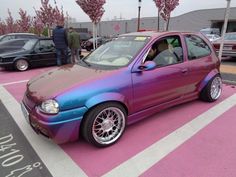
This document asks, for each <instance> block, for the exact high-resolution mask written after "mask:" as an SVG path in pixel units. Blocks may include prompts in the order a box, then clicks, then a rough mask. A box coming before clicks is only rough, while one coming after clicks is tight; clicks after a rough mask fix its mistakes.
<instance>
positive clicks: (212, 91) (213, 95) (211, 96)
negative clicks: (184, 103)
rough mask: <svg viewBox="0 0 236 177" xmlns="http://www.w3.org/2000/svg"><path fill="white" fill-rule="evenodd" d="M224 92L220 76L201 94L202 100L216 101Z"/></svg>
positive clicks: (212, 80)
mask: <svg viewBox="0 0 236 177" xmlns="http://www.w3.org/2000/svg"><path fill="white" fill-rule="evenodd" d="M221 92H222V79H221V77H220V75H219V74H218V75H216V76H215V77H213V78H212V79H211V80H210V81H209V82H208V83H207V85H206V86H205V87H204V89H203V90H202V92H201V95H200V98H201V99H202V100H204V101H208V102H213V101H216V100H217V99H218V98H219V97H220V95H221Z"/></svg>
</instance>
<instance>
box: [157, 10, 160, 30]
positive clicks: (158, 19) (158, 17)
mask: <svg viewBox="0 0 236 177" xmlns="http://www.w3.org/2000/svg"><path fill="white" fill-rule="evenodd" d="M157 31H160V13H159V9H158V16H157Z"/></svg>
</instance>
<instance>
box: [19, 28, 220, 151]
mask: <svg viewBox="0 0 236 177" xmlns="http://www.w3.org/2000/svg"><path fill="white" fill-rule="evenodd" d="M219 67H220V60H219V59H218V57H217V56H216V54H215V52H214V49H213V48H212V45H211V44H210V42H209V41H208V40H207V39H206V38H205V37H204V36H202V35H201V34H199V33H188V32H152V31H148V32H137V33H130V34H124V35H120V36H119V37H118V39H116V40H113V41H111V42H108V43H106V44H104V45H102V46H100V47H99V48H98V49H96V50H95V51H93V52H92V53H90V54H89V55H88V56H86V57H84V58H83V59H82V60H80V61H79V62H78V63H77V64H74V65H72V64H69V65H64V66H61V67H58V68H56V69H54V70H51V71H48V72H46V73H44V74H42V75H39V76H37V77H34V78H32V79H31V80H30V81H29V82H28V83H27V88H26V92H25V95H24V98H23V101H22V104H21V105H22V111H23V113H24V115H25V117H26V119H27V121H28V122H29V124H30V125H31V127H32V128H33V129H34V130H35V131H36V132H37V133H39V134H42V135H44V136H46V137H49V138H51V139H53V140H54V141H55V142H56V143H66V142H72V141H75V140H78V138H79V136H82V137H83V138H84V139H85V140H86V141H88V142H89V143H91V144H93V145H95V146H98V147H106V146H109V145H111V144H113V143H115V142H117V140H119V139H120V138H121V136H122V134H123V133H124V130H125V128H126V126H127V125H128V124H131V123H134V122H136V121H139V120H140V119H143V118H146V117H148V116H150V115H153V114H155V113H156V112H158V111H161V110H163V109H166V108H168V107H171V106H174V105H177V104H181V103H184V102H188V101H191V100H194V99H198V98H200V99H202V100H204V101H208V102H213V101H216V100H217V99H218V98H219V97H220V95H221V92H222V79H221V76H220V71H219Z"/></svg>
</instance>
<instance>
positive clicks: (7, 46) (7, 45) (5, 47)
mask: <svg viewBox="0 0 236 177" xmlns="http://www.w3.org/2000/svg"><path fill="white" fill-rule="evenodd" d="M28 41H29V39H14V40H9V41H5V42H0V54H1V53H5V52H13V51H15V50H19V49H21V48H22V47H23V46H24V45H25V44H26V42H28Z"/></svg>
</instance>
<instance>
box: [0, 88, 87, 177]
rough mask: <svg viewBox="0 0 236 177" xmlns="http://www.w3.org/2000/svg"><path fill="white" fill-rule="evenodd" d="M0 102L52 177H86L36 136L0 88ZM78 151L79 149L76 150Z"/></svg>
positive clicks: (57, 149)
mask: <svg viewBox="0 0 236 177" xmlns="http://www.w3.org/2000/svg"><path fill="white" fill-rule="evenodd" d="M0 100H1V101H2V102H3V104H4V105H5V107H6V108H7V110H8V112H9V113H10V114H11V116H12V117H13V118H14V120H15V122H16V123H17V125H18V126H19V128H20V129H21V131H22V132H23V133H24V135H25V137H26V138H27V140H28V141H29V142H30V144H31V145H32V147H33V148H34V150H35V151H36V153H37V154H38V155H39V157H40V158H41V160H42V161H43V163H44V164H45V166H46V167H47V168H48V170H49V171H50V173H51V174H52V176H54V177H66V176H70V177H78V176H79V177H87V175H86V174H85V173H84V171H83V170H82V169H81V168H79V166H78V165H77V164H76V163H75V162H74V161H73V160H72V159H71V158H70V157H69V156H68V155H67V154H66V153H65V152H64V151H63V150H62V149H61V148H60V147H59V146H58V145H56V144H54V143H52V142H51V141H50V140H48V139H46V138H43V137H42V136H38V135H37V134H36V133H35V132H33V130H32V129H31V128H30V126H29V125H28V124H27V123H26V120H25V119H24V116H23V115H22V112H21V108H20V104H19V103H18V102H17V101H16V100H15V99H14V98H13V96H12V95H11V94H9V93H8V91H7V90H6V89H5V88H4V87H2V86H0ZM78 151H79V149H78Z"/></svg>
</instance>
